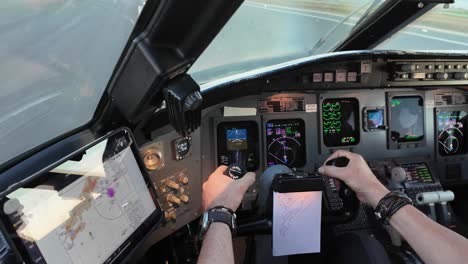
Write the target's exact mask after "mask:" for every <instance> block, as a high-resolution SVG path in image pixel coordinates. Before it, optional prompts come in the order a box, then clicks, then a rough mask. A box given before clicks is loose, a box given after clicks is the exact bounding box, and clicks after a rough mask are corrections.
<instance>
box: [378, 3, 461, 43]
mask: <svg viewBox="0 0 468 264" xmlns="http://www.w3.org/2000/svg"><path fill="white" fill-rule="evenodd" d="M467 24H468V1H467V0H457V1H455V3H454V4H452V5H450V6H449V5H438V6H436V7H434V8H433V9H432V10H431V11H429V12H428V13H426V14H424V15H423V16H422V17H420V18H419V19H417V20H416V21H414V22H413V23H411V24H409V25H408V26H406V27H405V28H404V29H403V30H401V31H399V32H397V33H396V34H395V35H394V36H392V37H391V38H389V39H388V40H386V41H384V42H383V43H382V44H381V45H379V46H378V47H377V49H392V50H444V51H449V50H457V51H468V33H467V31H466V25H467Z"/></svg>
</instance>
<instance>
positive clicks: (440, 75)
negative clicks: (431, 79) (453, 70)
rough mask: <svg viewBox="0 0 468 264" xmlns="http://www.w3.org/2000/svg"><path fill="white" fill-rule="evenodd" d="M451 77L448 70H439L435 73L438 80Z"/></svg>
mask: <svg viewBox="0 0 468 264" xmlns="http://www.w3.org/2000/svg"><path fill="white" fill-rule="evenodd" d="M448 77H449V75H448V73H446V72H438V73H436V74H435V78H436V79H437V80H447V79H448Z"/></svg>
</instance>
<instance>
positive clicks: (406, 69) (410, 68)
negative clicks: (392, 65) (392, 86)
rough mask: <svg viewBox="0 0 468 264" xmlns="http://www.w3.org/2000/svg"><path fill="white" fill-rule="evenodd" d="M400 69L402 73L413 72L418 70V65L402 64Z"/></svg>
mask: <svg viewBox="0 0 468 264" xmlns="http://www.w3.org/2000/svg"><path fill="white" fill-rule="evenodd" d="M398 67H399V68H400V71H402V72H412V71H414V70H416V65H414V64H400V65H399V66H398Z"/></svg>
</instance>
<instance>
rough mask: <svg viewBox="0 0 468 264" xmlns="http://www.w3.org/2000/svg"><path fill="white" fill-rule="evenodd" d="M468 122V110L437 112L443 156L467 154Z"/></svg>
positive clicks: (440, 147)
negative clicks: (466, 135)
mask: <svg viewBox="0 0 468 264" xmlns="http://www.w3.org/2000/svg"><path fill="white" fill-rule="evenodd" d="M466 122H467V112H465V111H460V110H458V111H438V112H437V131H438V137H437V138H438V141H439V154H440V155H441V156H451V155H460V154H466V143H467V142H466V141H465V134H466V129H467V124H466Z"/></svg>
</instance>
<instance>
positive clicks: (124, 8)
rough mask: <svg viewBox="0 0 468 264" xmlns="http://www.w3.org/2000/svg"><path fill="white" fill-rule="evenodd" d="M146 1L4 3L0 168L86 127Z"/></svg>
mask: <svg viewBox="0 0 468 264" xmlns="http://www.w3.org/2000/svg"><path fill="white" fill-rule="evenodd" d="M144 3H145V0H132V1H128V0H99V1H97V0H79V1H78V0H2V2H1V3H0V39H1V42H0V79H1V82H2V84H1V85H0V113H1V115H0V149H1V151H0V164H1V163H3V162H5V161H7V160H9V159H11V158H14V157H15V156H17V155H19V154H21V153H23V152H25V151H27V150H29V149H31V148H34V147H36V146H38V145H40V144H42V143H44V142H47V141H48V140H50V139H53V138H55V137H57V136H59V135H62V134H64V133H66V132H68V131H70V130H73V129H75V128H77V127H79V126H82V125H84V124H85V123H87V122H88V121H90V120H91V118H92V116H93V114H94V111H95V109H96V106H97V104H98V102H99V100H100V99H101V96H102V94H103V91H104V89H105V88H106V85H107V83H108V81H109V78H110V76H111V74H112V71H113V70H114V67H115V65H116V63H117V61H118V59H119V57H120V54H121V53H122V50H123V49H124V47H125V45H126V43H127V40H128V38H129V36H130V33H131V31H132V30H133V28H134V25H135V22H136V20H137V19H138V16H139V14H140V12H141V10H142V8H143V6H144Z"/></svg>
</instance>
